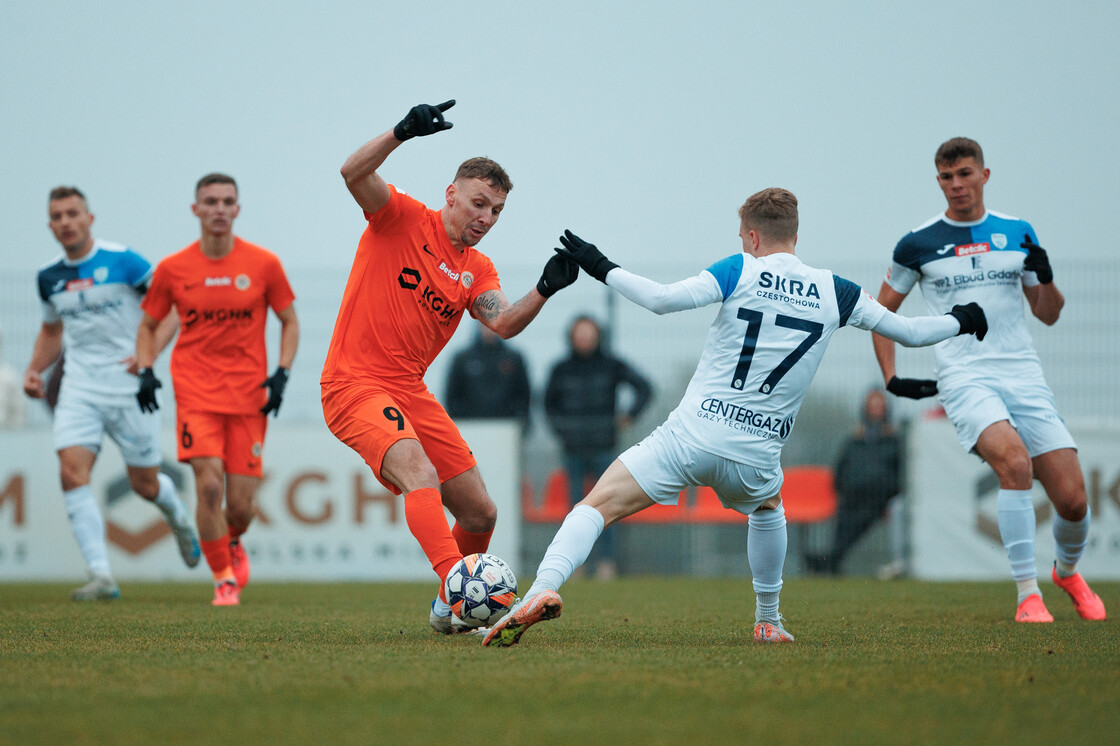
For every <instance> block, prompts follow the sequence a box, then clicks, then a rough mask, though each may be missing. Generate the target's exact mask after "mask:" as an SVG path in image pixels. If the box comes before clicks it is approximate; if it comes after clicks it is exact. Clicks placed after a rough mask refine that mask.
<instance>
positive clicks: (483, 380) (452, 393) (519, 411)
mask: <svg viewBox="0 0 1120 746" xmlns="http://www.w3.org/2000/svg"><path fill="white" fill-rule="evenodd" d="M445 399H446V402H445V403H446V405H447V413H448V414H449V415H451V419H453V420H482V419H513V420H517V421H518V422H520V423H521V432H522V433H524V432H525V431H526V430H527V429H528V428H529V399H530V388H529V373H528V370H527V369H526V367H525V359H524V358H523V357H522V356H521V353H520V352H518V351H517V350H515V349H514V348H513V347H511V346H510V345H509V344H507V343H506V341H505V340H504V339H502V338H501V337H499V336H498V335H497V334H495V333H494V332H493V331H491V330H490V329H488V328H486V327H485V326H483V325H482V324H479V325H478V328H477V333H476V334H475V338H474V342H472V343H471V345H470V347H467V348H466V349H464V350H462V351H460V352H459V353H457V354H456V355H455V357H454V358H452V360H451V371H450V373H449V374H448V376H447V392H446V397H445Z"/></svg>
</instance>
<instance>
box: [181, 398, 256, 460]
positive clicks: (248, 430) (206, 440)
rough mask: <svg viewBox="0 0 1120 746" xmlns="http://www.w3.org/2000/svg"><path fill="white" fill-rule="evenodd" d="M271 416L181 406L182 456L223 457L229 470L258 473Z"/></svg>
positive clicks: (184, 457) (186, 458) (189, 457)
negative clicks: (189, 409)
mask: <svg viewBox="0 0 1120 746" xmlns="http://www.w3.org/2000/svg"><path fill="white" fill-rule="evenodd" d="M267 427H268V418H267V417H265V416H264V415H263V414H217V413H215V412H191V411H183V410H182V409H180V410H179V411H178V413H177V414H176V415H175V437H176V439H177V440H178V441H179V460H180V461H190V460H191V459H192V458H205V457H209V458H215V457H216V458H220V459H222V463H223V468H224V469H225V472H226V474H241V475H244V476H247V477H259V476H261V474H262V467H261V451H262V450H263V449H264V433H265V429H266V428H267Z"/></svg>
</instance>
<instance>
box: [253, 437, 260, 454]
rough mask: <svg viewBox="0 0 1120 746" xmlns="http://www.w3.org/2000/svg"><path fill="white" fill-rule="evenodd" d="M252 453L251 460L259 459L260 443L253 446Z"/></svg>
mask: <svg viewBox="0 0 1120 746" xmlns="http://www.w3.org/2000/svg"><path fill="white" fill-rule="evenodd" d="M252 451H253V458H260V457H261V443H260V441H259V440H258V441H257V442H256V443H254V444H253V449H252Z"/></svg>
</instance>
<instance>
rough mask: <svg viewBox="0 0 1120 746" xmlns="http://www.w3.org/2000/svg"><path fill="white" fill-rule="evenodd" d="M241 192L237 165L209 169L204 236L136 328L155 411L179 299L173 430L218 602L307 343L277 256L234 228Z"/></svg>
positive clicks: (243, 563)
mask: <svg viewBox="0 0 1120 746" xmlns="http://www.w3.org/2000/svg"><path fill="white" fill-rule="evenodd" d="M237 200H238V194H237V183H236V182H235V181H234V180H233V179H232V178H231V177H229V176H226V175H225V174H208V175H206V176H203V177H202V179H200V180H199V182H198V185H197V186H196V188H195V203H194V205H193V206H192V207H191V209H192V210H193V212H194V214H195V215H196V216H198V220H199V223H200V224H201V229H202V236H201V238H200V239H199V240H198V241H195V242H194V243H192V244H191V245H190V246H187V247H186V248H185V249H183V250H181V251H179V252H178V253H175V254H172V255H171V256H169V257H166V258H165V259H164V260H163V261H161V262H160V263H159V264H158V265H157V266H156V269H155V273H154V275H153V276H152V282H151V286H150V287H149V289H148V294H147V295H146V296H145V297H144V302H143V304H142V308H143V309H144V317H143V319H142V320H141V322H140V329H139V332H138V333H137V338H136V359H137V364H138V365H139V366H140V390H139V392H138V393H137V395H136V397H137V400H138V401H139V403H140V408H141V409H143V410H145V411H151V410H153V409H158V408H159V405H158V404H157V402H156V389H158V388H159V387H160V386H161V384H160V382H159V380H158V379H157V378H156V377H155V374H154V373H153V372H152V368H151V366H152V363H153V362H154V360H155V355H154V346H153V339H154V331H155V328H156V325H157V324H158V323H159V321H160V319H162V318H163V317H165V316H166V315H167V314H168V313H170V311H171V308H172V306H174V307H175V309H176V312H177V313H178V314H179V338H178V340H177V341H176V343H175V348H174V350H173V351H172V354H171V378H172V380H173V381H174V385H175V403H176V406H177V413H176V419H177V422H176V427H175V432H176V433H177V435H178V440H179V460H180V461H187V462H190V465H191V468H192V469H193V470H194V478H195V487H196V489H197V492H198V507H197V521H198V533H199V536H200V538H201V540H202V541H201V544H202V553H203V555H205V557H206V562H207V563H208V564H209V565H210V570H211V571H212V572H213V573H214V601H213V603H214V605H215V606H236V605H237V604H239V603H240V600H241V589H242V588H244V587H245V585H246V584H247V583H248V582H249V557H248V555H247V554H246V553H245V549H244V547H242V546H241V542H240V537H241V535H242V534H244V533H245V531H246V530H247V529H248V528H249V523H250V521H251V520H252V518H253V515H254V513H255V511H256V505H255V496H256V490H257V487H258V486H259V485H260V481H261V474H262V467H261V450H262V448H263V446H264V435H265V426H266V424H267V422H268V419H267V418H268V415H269V413H271V412H276V411H278V410H279V408H280V402H281V400H282V398H283V395H284V387H285V385H286V384H287V382H288V372H289V371H290V370H291V367H292V361H293V360H294V359H295V356H296V348H297V347H298V346H299V321H298V319H297V318H296V311H295V307H294V306H293V305H292V301H293V300H294V299H295V295H294V294H293V293H292V288H291V286H290V285H289V284H288V278H287V277H286V276H285V274H284V268H283V267H282V266H281V265H280V260H279V259H277V258H276V255H275V254H273V253H271V252H270V251H268V250H266V249H263V248H261V247H260V246H256V245H254V244H251V243H249V242H248V241H244V240H242V239H240V238H238V237H237V236H235V235H233V221H234V219H235V218H236V217H237V215H238V213H239V212H240V211H241V205H240V204H239V203H238V201H237ZM269 308H271V309H272V311H273V312H274V313H275V314H276V316H277V318H279V319H280V359H279V366H278V367H277V368H276V371H275V372H274V373H273V374H272V375H271V376H268V375H267V374H268V367H267V366H268V352H267V349H266V347H265V337H264V332H265V321H266V316H267V313H268V309H269ZM266 376H267V377H266ZM262 380H263V381H264V382H263V383H262V382H261V381H262ZM262 389H267V394H266V392H265V391H262ZM223 498H224V501H225V506H226V507H225V510H224V511H223V509H222V503H223Z"/></svg>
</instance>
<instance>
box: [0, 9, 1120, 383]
mask: <svg viewBox="0 0 1120 746" xmlns="http://www.w3.org/2000/svg"><path fill="white" fill-rule="evenodd" d="M2 14H3V19H2V22H0V70H3V73H2V74H0V131H2V133H3V137H2V138H0V152H2V161H0V162H2V163H3V169H2V172H0V190H2V194H0V196H2V199H0V225H2V226H3V232H4V236H3V242H2V245H3V249H2V251H3V252H4V259H5V261H4V266H5V267H7V268H8V269H9V270H13V271H17V272H27V273H29V275H30V273H31V272H33V270H34V269H35V268H36V267H38V266H39V265H41V264H42V263H43V262H45V261H47V260H48V259H50V258H51V257H52V256H54V255H55V254H56V253H57V252H58V247H57V244H55V243H54V241H53V239H52V238H51V236H50V234H49V233H48V231H47V229H46V226H45V223H46V195H47V192H48V191H49V189H50V188H51V187H53V186H55V185H58V184H76V185H78V186H80V187H81V188H82V189H83V190H85V191H86V193H87V195H88V196H89V199H90V204H91V209H92V210H93V212H94V213H95V215H96V217H97V222H96V224H95V233H96V235H98V236H101V237H103V238H107V239H111V240H114V241H119V242H122V243H127V244H129V245H131V246H133V247H135V248H136V249H138V250H139V251H141V253H143V254H145V255H146V256H148V257H149V258H150V259H152V260H158V259H159V258H162V257H163V256H166V255H167V254H169V253H171V252H173V251H176V250H178V249H179V248H181V247H183V246H184V245H186V244H187V243H189V242H190V241H192V240H194V239H195V238H196V237H197V236H198V223H197V220H196V219H195V218H194V217H193V216H192V215H191V213H190V209H189V206H190V203H191V202H192V199H193V186H194V183H195V181H196V180H197V179H198V177H199V176H201V175H202V174H204V173H206V172H208V171H213V170H220V171H225V172H228V173H230V174H232V175H234V176H235V177H236V178H237V179H238V181H239V183H240V187H241V202H242V213H241V217H240V219H239V220H238V223H237V225H236V231H237V233H238V234H239V235H241V236H243V237H244V238H246V239H248V240H250V241H254V242H256V243H260V244H262V245H264V246H266V247H269V248H271V249H272V250H273V251H275V252H276V253H277V254H278V255H279V256H280V258H281V259H282V260H283V261H284V263H285V265H286V266H287V267H288V270H289V273H290V274H291V275H293V284H294V285H295V286H296V291H297V294H300V293H301V287H300V281H301V278H302V277H303V276H308V277H310V276H315V277H319V276H320V275H318V274H314V273H312V272H311V271H312V270H315V271H316V272H319V271H322V272H325V273H326V276H327V277H328V278H336V279H337V283H336V284H337V288H336V291H337V292H334V293H331V292H329V291H328V292H327V293H326V296H327V297H329V298H331V299H332V301H331V302H333V303H334V304H335V306H334V307H335V308H336V307H337V297H340V296H341V290H342V286H343V284H344V282H345V274H346V271H347V269H348V268H349V266H350V262H351V258H352V253H353V249H354V246H355V244H356V243H357V239H358V236H359V234H360V232H361V230H362V228H363V224H362V220H361V214H360V212H359V211H358V210H357V209H356V208H355V206H354V205H353V203H352V201H351V199H350V197H349V194H348V193H347V192H346V189H345V187H344V185H343V183H342V179H341V178H340V177H339V175H338V168H339V166H340V165H341V164H342V162H343V160H344V159H345V158H346V156H347V155H349V153H350V152H351V151H353V150H354V149H355V148H356V147H358V146H359V145H360V144H362V143H363V142H365V141H366V140H368V139H370V138H372V137H374V136H376V135H377V134H379V133H381V132H383V131H384V130H386V129H389V128H390V127H392V125H393V124H395V123H396V122H397V121H398V120H399V119H400V118H401V117H402V116H403V115H404V114H405V113H406V112H407V111H408V109H409V107H411V106H412V105H414V104H416V103H420V102H429V103H437V102H440V101H443V100H445V99H448V98H455V99H457V100H458V104H457V105H456V106H455V107H454V108H453V109H452V110H451V111H449V112H448V119H449V120H450V121H452V122H453V123H454V128H453V129H452V130H450V131H449V132H446V133H442V134H440V135H437V136H433V137H429V138H418V139H416V140H413V141H410V142H408V143H406V144H405V145H404V146H402V147H401V148H400V149H398V150H397V152H396V153H394V154H393V155H392V156H391V158H390V160H389V161H388V162H387V163H386V164H385V165H384V167H383V169H382V174H383V175H384V176H385V177H386V178H387V179H388V180H389V181H390V182H392V183H394V184H397V185H399V186H400V187H401V188H402V189H404V190H406V191H408V192H410V193H411V194H413V195H415V196H416V197H418V198H420V199H421V200H423V201H425V202H426V203H428V204H429V205H432V206H439V204H440V202H441V200H442V197H443V190H444V188H445V187H446V185H447V183H448V182H449V180H450V178H451V176H452V174H453V172H454V169H455V167H456V166H457V165H458V163H459V162H460V161H462V160H464V159H465V158H468V157H471V156H474V155H487V156H489V157H492V158H494V159H496V160H497V161H499V162H500V163H502V164H503V165H504V166H505V167H506V169H507V170H508V171H509V173H510V175H511V177H512V179H513V182H514V190H513V192H512V193H511V195H510V198H509V202H508V204H507V208H506V211H505V212H504V213H503V216H502V219H501V222H500V223H499V224H498V226H497V227H496V228H495V230H494V231H493V232H492V233H491V235H490V236H488V237H487V239H486V241H484V242H483V244H482V245H481V248H482V249H483V250H485V251H486V252H487V253H488V254H489V255H490V256H491V257H492V258H493V259H494V261H495V264H496V265H497V267H498V270H499V272H500V274H501V275H502V278H503V285H504V287H505V288H506V291H507V294H508V295H510V296H511V297H512V298H517V297H520V296H521V295H522V294H523V293H524V292H526V291H527V290H528V289H529V288H530V287H531V285H532V283H533V282H534V281H535V280H536V276H537V273H538V272H539V267H540V266H541V265H542V264H543V262H544V260H545V259H546V258H547V257H548V255H549V253H550V251H551V249H552V247H553V246H554V245H555V241H556V236H557V235H558V234H559V233H560V232H561V231H562V230H563V229H564V228H572V229H573V230H575V231H576V232H577V233H579V234H581V235H583V236H584V237H585V238H587V239H589V240H591V241H593V242H595V243H597V244H598V245H599V246H600V247H601V248H602V249H603V250H604V251H605V252H606V253H607V255H608V256H610V257H611V258H612V259H614V260H615V261H617V262H619V263H620V264H622V265H623V266H625V267H627V268H629V269H633V270H635V271H638V272H641V273H644V274H647V275H650V276H652V277H654V278H655V279H659V280H663V281H669V280H675V279H680V278H681V277H683V276H685V275H688V274H693V273H695V272H696V271H698V270H700V269H702V268H703V267H705V266H708V265H709V264H710V263H712V262H713V261H715V260H718V259H720V258H722V257H724V256H726V255H728V254H730V253H733V252H735V251H737V250H739V243H738V238H737V235H736V234H737V230H738V223H737V217H736V211H737V209H738V207H739V205H740V204H742V202H743V201H744V200H745V198H746V197H747V196H748V195H750V194H751V193H753V192H755V191H757V190H759V189H761V188H764V187H768V186H784V187H787V188H789V189H791V190H793V191H794V192H795V193H796V194H797V195H798V197H799V199H800V202H801V215H802V220H801V231H800V243H799V245H798V253H799V255H800V256H801V257H802V258H803V259H804V260H805V261H807V262H809V263H812V264H817V265H820V266H827V267H833V268H836V269H837V270H839V271H841V272H844V273H846V274H855V275H856V276H853V277H851V278H850V279H853V280H854V281H856V282H858V283H860V284H863V285H865V286H867V287H868V288H870V289H871V290H872V292H875V291H877V289H878V286H879V281H880V279H881V277H882V269H883V268H885V266H886V263H887V261H888V260H889V256H890V251H891V249H892V247H893V246H894V244H895V242H896V241H897V240H898V238H899V237H900V236H901V235H902V234H903V233H905V232H906V231H907V230H908V229H909V228H911V227H914V226H916V225H918V224H920V223H922V222H924V221H925V220H926V219H927V218H929V217H931V216H932V215H934V214H935V213H937V212H939V211H940V210H942V209H943V207H944V202H943V200H942V197H941V195H940V192H939V191H938V189H937V186H936V183H935V180H934V168H933V163H932V157H933V152H934V150H935V149H936V147H937V145H938V144H939V143H940V142H942V141H943V140H945V139H947V138H949V137H952V136H955V135H968V136H971V137H974V138H976V139H978V140H979V141H980V142H981V144H982V145H983V147H984V149H985V152H986V155H987V161H988V165H989V166H990V167H991V169H992V180H991V182H990V183H989V186H988V190H987V202H988V205H989V207H991V208H993V209H997V210H1000V211H1003V212H1006V213H1010V214H1012V215H1016V216H1019V217H1023V218H1025V219H1027V220H1030V221H1031V222H1032V223H1033V224H1034V225H1035V227H1036V229H1037V231H1038V234H1039V238H1040V239H1041V242H1042V244H1043V245H1044V246H1046V247H1047V248H1048V249H1049V250H1050V252H1051V256H1052V257H1053V260H1054V262H1055V264H1056V265H1060V263H1061V261H1062V256H1063V255H1067V256H1070V255H1077V256H1085V255H1089V256H1097V257H1100V258H1102V259H1103V260H1105V262H1107V263H1108V264H1107V266H1109V267H1111V268H1112V271H1115V267H1116V266H1117V260H1116V258H1115V251H1116V249H1115V247H1114V246H1113V243H1112V239H1113V236H1112V233H1113V230H1112V227H1111V212H1112V210H1113V209H1114V208H1115V206H1116V205H1117V204H1120V186H1118V175H1120V168H1118V166H1120V155H1118V154H1120V148H1118V147H1117V145H1116V137H1117V122H1120V111H1118V107H1120V104H1118V97H1117V95H1116V92H1117V91H1118V90H1120V54H1118V53H1117V50H1116V40H1115V33H1116V29H1117V28H1120V4H1117V3H1115V2H1103V1H1101V2H1081V3H1076V4H1069V3H1063V4H1059V3H1052V2H1033V1H1030V0H1028V1H1026V2H1023V1H1016V2H1011V1H1001V2H961V1H956V0H950V1H948V2H946V1H939V2H902V1H898V0H893V1H889V2H887V1H884V2H865V3H837V2H832V1H826V0H814V1H812V2H773V1H772V0H771V1H769V2H764V3H763V2H746V1H738V0H735V1H733V0H724V1H723V2H709V1H706V0H691V1H690V2H688V3H683V2H682V3H666V2H636V1H633V0H622V1H619V2H609V1H607V0H595V1H592V2H587V1H584V0H575V1H570V0H568V1H565V2H559V3H536V2H493V1H492V2H489V3H462V2H455V3H452V2H439V1H436V2H425V3H416V2H408V1H407V0H399V1H398V2H391V3H390V2H368V1H366V2H356V1H355V2H346V1H337V2H332V1H331V0H325V1H322V2H315V3H303V2H299V3H297V2H280V3H277V2H254V1H243V2H213V1H211V0H197V1H195V2H191V3H175V2H168V3H164V2H158V3H156V2H150V1H145V2H121V1H116V2H114V1H112V0H110V1H109V2H104V3H87V2H58V1H56V0H44V1H43V2H34V3H31V2H27V3H24V2H13V1H11V0H4V1H3V10H2ZM1102 266H1103V265H1102ZM866 267H874V271H869V270H867V269H866ZM301 273H306V275H301ZM27 287H28V293H29V297H31V296H30V293H31V292H32V290H31V288H32V285H31V281H30V276H29V280H28V283H27ZM600 291H601V288H597V287H596V286H595V285H594V283H592V282H590V281H587V280H586V278H585V281H584V282H582V283H581V284H580V285H579V286H577V289H573V291H572V293H570V294H568V295H567V296H565V300H563V301H562V303H560V304H556V303H554V306H560V309H561V310H559V311H554V314H555V318H554V319H553V320H552V321H549V322H546V323H550V324H554V325H555V324H559V323H561V322H560V321H559V320H560V319H562V320H563V321H566V320H567V318H568V317H570V315H571V313H572V312H574V311H575V310H577V309H578V306H579V304H581V303H583V302H585V301H586V299H588V298H591V297H594V298H595V299H598V298H600V295H599V294H598V293H599V292H600ZM592 294H594V295H593V296H592ZM307 296H308V294H307V293H306V292H303V293H302V297H305V298H306V297H307ZM298 304H299V301H297V306H298ZM564 304H566V305H564ZM326 315H327V316H328V317H329V318H333V310H332V311H330V312H328V313H327V314H326ZM708 318H710V314H708ZM706 323H707V320H704V321H702V322H701V328H702V326H703V325H706ZM326 324H327V325H328V326H327V328H325V329H318V328H316V329H315V330H308V331H313V333H314V334H316V335H319V336H322V335H329V320H328V322H326ZM553 331H554V330H548V331H547V338H548V342H549V345H550V347H551V348H552V349H553V350H555V347H556V343H557V342H558V341H559V337H558V336H554V335H553ZM21 334H22V332H21ZM323 344H324V345H325V342H324V343H323ZM527 344H532V342H529V343H527ZM698 346H699V342H697V344H696V345H695V347H696V348H697V349H698ZM308 349H309V350H310V349H313V348H310V347H309V348H308ZM324 349H325V347H324ZM19 364H20V365H22V362H21V363H19ZM309 364H311V365H312V367H314V365H316V364H319V363H318V362H315V361H309ZM307 378H309V379H315V378H317V373H309V375H308V376H307Z"/></svg>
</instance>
